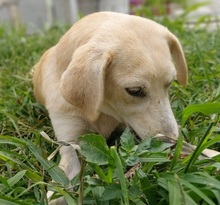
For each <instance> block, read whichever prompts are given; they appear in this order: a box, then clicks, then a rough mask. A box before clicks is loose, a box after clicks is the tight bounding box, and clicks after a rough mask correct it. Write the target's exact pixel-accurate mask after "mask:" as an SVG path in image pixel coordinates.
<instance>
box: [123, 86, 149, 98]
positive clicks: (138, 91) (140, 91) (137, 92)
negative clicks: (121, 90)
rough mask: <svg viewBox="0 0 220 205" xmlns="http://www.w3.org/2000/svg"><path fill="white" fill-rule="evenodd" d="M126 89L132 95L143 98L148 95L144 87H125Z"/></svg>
mask: <svg viewBox="0 0 220 205" xmlns="http://www.w3.org/2000/svg"><path fill="white" fill-rule="evenodd" d="M125 90H126V92H127V93H128V94H129V95H131V96H135V97H141V98H143V97H145V96H146V93H145V92H144V88H143V87H131V88H125Z"/></svg>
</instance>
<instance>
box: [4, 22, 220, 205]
mask: <svg viewBox="0 0 220 205" xmlns="http://www.w3.org/2000/svg"><path fill="white" fill-rule="evenodd" d="M162 23H163V24H164V25H165V26H167V27H168V28H169V29H170V30H171V31H172V32H173V33H175V34H176V35H177V36H178V38H179V39H180V41H181V43H182V45H183V48H184V52H185V55H186V59H187V62H188V67H189V84H188V86H187V87H186V88H184V87H181V86H179V84H178V83H177V82H174V83H173V85H172V88H171V90H170V100H171V104H172V108H173V111H174V114H175V116H176V119H177V121H178V123H179V125H180V138H179V141H178V143H177V146H176V148H175V149H173V147H172V145H171V144H169V143H164V142H161V141H158V140H155V139H146V140H143V141H141V142H139V143H136V142H135V140H134V139H133V138H132V135H131V134H130V133H129V131H128V130H125V132H124V133H123V134H122V136H121V137H120V139H119V140H118V141H116V143H115V145H114V146H110V147H109V146H108V145H107V144H106V142H105V140H104V139H103V138H102V137H101V136H99V135H94V134H91V135H92V136H91V135H85V136H82V137H81V138H80V144H81V147H82V153H81V154H82V158H81V159H82V164H83V169H82V172H81V173H80V174H79V175H78V176H76V177H75V178H74V179H73V180H72V181H69V180H68V179H67V178H66V177H65V175H64V173H63V171H62V170H60V169H59V168H58V167H57V164H58V161H59V155H55V157H54V158H53V159H52V160H48V159H47V157H48V156H49V155H50V154H51V153H52V152H53V151H54V150H56V149H57V147H58V146H59V145H58V144H57V143H56V142H52V141H48V140H46V139H44V138H43V137H42V136H41V135H40V132H41V131H44V132H45V133H47V134H48V135H49V136H50V138H51V139H54V140H55V138H54V132H53V130H52V127H51V124H50V121H49V118H48V116H47V112H46V110H45V109H44V108H43V107H42V106H41V105H39V104H38V103H37V102H36V101H35V99H34V98H33V89H32V82H31V74H30V71H31V69H32V67H33V65H34V64H35V63H36V62H37V61H38V60H39V58H40V56H41V55H42V54H43V52H44V51H45V50H46V49H48V48H49V47H51V46H52V45H54V44H55V43H56V42H57V41H58V39H59V38H60V36H61V35H62V34H63V33H65V30H66V28H60V27H55V28H52V29H50V30H49V31H46V32H42V33H41V34H37V35H29V36H27V35H26V34H25V30H20V31H13V30H11V31H6V30H5V29H4V28H0V204H2V205H9V204H10V205H15V204H22V205H25V204H27V205H30V204H33V205H35V204H47V203H48V202H47V199H46V192H47V190H53V191H54V192H55V194H54V196H53V197H54V198H56V197H59V196H64V197H65V199H66V200H67V202H68V204H69V205H74V204H97V205H113V204H116V205H118V204H123V205H128V204H130V205H132V204H135V205H144V204H149V205H167V204H170V205H198V204H201V205H216V204H220V177H219V176H220V171H219V170H220V156H216V157H214V158H212V159H207V158H202V159H201V158H198V156H199V155H200V154H201V152H202V150H203V149H205V148H207V147H208V148H211V149H215V150H218V151H220V144H219V142H220V126H219V112H220V101H219V99H220V30H219V29H216V30H214V31H212V32H207V31H206V29H200V28H198V27H195V28H193V29H187V28H186V27H185V26H184V23H183V22H182V21H178V20H176V21H175V22H172V23H171V22H170V21H169V20H163V22H162ZM182 140H185V141H187V142H189V143H191V144H194V145H198V147H197V149H196V150H195V151H194V152H193V153H192V154H190V155H189V156H182V155H181V148H182ZM113 144H114V143H113ZM52 180H53V182H52ZM70 186H71V187H72V188H71V189H70V188H69V187H70Z"/></svg>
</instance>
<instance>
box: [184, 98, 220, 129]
mask: <svg viewBox="0 0 220 205" xmlns="http://www.w3.org/2000/svg"><path fill="white" fill-rule="evenodd" d="M195 112H201V113H203V114H204V115H209V114H215V113H220V103H219V102H215V103H205V104H196V105H189V106H187V107H186V108H185V109H184V110H183V114H182V116H183V117H182V123H181V124H182V126H184V124H185V123H186V120H187V119H188V118H189V116H190V115H192V114H193V113H195Z"/></svg>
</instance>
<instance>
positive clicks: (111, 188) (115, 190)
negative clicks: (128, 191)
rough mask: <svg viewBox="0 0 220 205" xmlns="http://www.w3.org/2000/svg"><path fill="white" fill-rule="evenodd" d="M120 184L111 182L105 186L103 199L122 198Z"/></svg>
mask: <svg viewBox="0 0 220 205" xmlns="http://www.w3.org/2000/svg"><path fill="white" fill-rule="evenodd" d="M120 188H121V187H120V185H118V184H110V185H108V186H106V187H105V191H104V192H103V194H102V195H101V200H102V201H109V200H111V199H120V198H121V196H122V192H121V189H120Z"/></svg>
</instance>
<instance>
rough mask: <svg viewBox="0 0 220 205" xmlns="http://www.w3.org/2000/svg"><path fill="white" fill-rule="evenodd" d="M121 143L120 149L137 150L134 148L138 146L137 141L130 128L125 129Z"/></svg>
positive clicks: (125, 150)
mask: <svg viewBox="0 0 220 205" xmlns="http://www.w3.org/2000/svg"><path fill="white" fill-rule="evenodd" d="M120 144H121V147H120V149H121V150H123V151H124V152H126V153H129V152H135V151H136V149H134V148H135V147H136V146H135V141H134V139H133V136H132V134H131V132H130V131H129V129H125V131H124V132H123V133H122V135H121V137H120Z"/></svg>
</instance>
